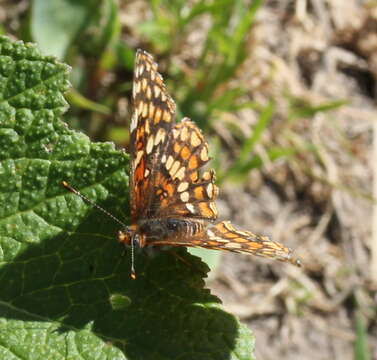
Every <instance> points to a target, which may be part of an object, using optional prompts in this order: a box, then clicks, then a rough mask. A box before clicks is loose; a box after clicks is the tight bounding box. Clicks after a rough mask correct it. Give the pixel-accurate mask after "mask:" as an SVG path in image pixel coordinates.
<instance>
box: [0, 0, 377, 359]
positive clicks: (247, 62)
mask: <svg viewBox="0 0 377 360" xmlns="http://www.w3.org/2000/svg"><path fill="white" fill-rule="evenodd" d="M0 33H2V34H4V35H8V36H12V37H13V38H16V39H22V40H24V41H33V42H36V43H37V44H38V46H39V48H40V49H41V50H42V52H43V53H44V54H45V55H54V56H56V57H58V58H59V59H61V60H62V61H64V62H66V63H68V64H70V65H71V66H72V73H71V83H72V85H73V87H72V89H71V90H70V92H69V93H68V94H67V99H68V101H69V103H70V109H69V111H68V113H66V115H65V119H64V120H65V121H66V122H67V123H68V124H69V126H70V127H71V128H75V129H77V130H80V131H83V132H84V133H86V134H87V135H88V136H90V138H91V139H93V140H96V141H113V142H115V143H116V144H117V146H118V147H119V148H127V145H128V140H129V132H128V126H129V121H130V96H131V89H132V72H133V63H134V54H135V50H136V49H137V48H142V49H144V50H147V51H148V52H150V53H152V54H153V55H154V56H155V59H156V61H157V62H158V63H159V69H160V71H161V72H162V74H163V75H164V78H165V80H166V83H167V86H168V90H169V92H170V93H171V94H172V96H173V98H174V99H175V100H176V102H177V105H178V118H179V119H180V118H182V117H183V116H188V117H190V118H191V119H193V120H194V121H195V122H196V123H197V124H198V125H199V126H200V127H201V128H202V129H203V131H204V132H205V134H206V137H207V139H208V141H209V143H210V150H211V156H212V158H213V160H212V162H211V165H212V167H214V168H215V170H216V172H217V177H218V184H219V186H220V197H219V200H218V207H219V212H220V218H221V219H229V220H232V221H233V222H234V223H236V224H237V225H239V226H242V227H243V228H245V229H249V230H251V231H253V232H256V233H261V234H265V235H269V236H271V237H272V239H274V240H276V241H279V242H282V243H284V244H285V245H287V246H289V247H291V248H293V249H295V253H296V254H297V256H299V257H300V258H301V259H302V262H303V264H304V266H303V268H301V269H297V268H294V267H293V266H291V265H289V264H281V263H274V262H272V261H267V260H260V259H257V258H254V257H249V256H244V255H238V254H237V255H235V254H220V253H217V252H216V253H215V252H209V251H202V252H201V253H200V255H201V256H202V257H203V259H204V260H205V261H206V262H207V263H208V264H209V265H210V266H211V268H212V272H211V274H210V278H209V279H208V286H209V287H210V288H211V290H212V292H213V293H215V294H216V295H218V296H219V297H220V298H221V299H222V300H223V303H224V307H225V309H226V310H228V311H230V312H231V313H233V314H235V315H237V316H238V317H240V318H241V320H242V321H243V322H244V323H246V324H248V325H249V326H250V328H251V329H252V330H253V332H254V334H255V336H256V355H257V358H258V359H264V360H269V359H316V360H318V359H330V358H332V359H346V360H347V359H357V360H370V359H377V320H376V318H377V293H376V289H377V211H376V209H375V207H376V205H375V199H376V196H377V182H376V180H373V172H376V170H375V169H376V165H375V166H373V163H376V162H377V145H375V148H374V149H373V139H374V137H376V136H377V127H376V125H375V121H376V105H375V87H376V75H377V2H376V1H362V0H348V1H341V0H280V1H274V0H265V1H261V0H254V1H251V0H249V1H247V0H217V1H215V0H211V1H210V0H208V1H204V0H203V1H200V0H196V1H194V0H190V1H186V0H170V1H169V0H152V1H144V0H134V1H133V0H130V1H116V0H81V1H79V0H76V1H74V0H53V1H45V0H34V1H32V0H20V1H14V0H8V1H7V0H3V1H0ZM374 178H375V179H376V177H374ZM374 184H375V185H374Z"/></svg>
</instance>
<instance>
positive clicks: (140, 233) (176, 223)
mask: <svg viewBox="0 0 377 360" xmlns="http://www.w3.org/2000/svg"><path fill="white" fill-rule="evenodd" d="M203 230H204V223H203V222H202V221H200V220H192V219H176V218H164V219H159V218H158V219H142V220H140V221H139V222H138V223H137V224H136V225H131V226H130V227H129V228H127V229H126V230H125V231H120V232H119V235H118V239H119V241H120V242H122V243H125V244H128V245H129V244H131V242H132V241H135V243H137V244H138V246H139V247H144V246H145V245H146V244H147V243H148V244H150V245H153V242H160V241H164V240H165V241H167V240H168V241H172V240H173V241H174V239H177V238H188V237H192V236H195V235H196V234H199V233H200V232H202V231H203Z"/></svg>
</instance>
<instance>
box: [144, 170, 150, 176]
mask: <svg viewBox="0 0 377 360" xmlns="http://www.w3.org/2000/svg"><path fill="white" fill-rule="evenodd" d="M150 173H151V172H150V171H149V169H145V171H144V177H145V178H147V177H148V176H149V174H150Z"/></svg>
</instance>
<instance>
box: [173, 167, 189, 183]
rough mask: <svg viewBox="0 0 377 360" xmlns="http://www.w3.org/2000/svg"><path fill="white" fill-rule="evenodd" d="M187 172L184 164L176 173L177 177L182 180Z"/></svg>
mask: <svg viewBox="0 0 377 360" xmlns="http://www.w3.org/2000/svg"><path fill="white" fill-rule="evenodd" d="M185 172H186V168H185V167H184V166H182V167H181V168H180V169H179V170H178V171H177V173H176V174H175V178H176V179H178V180H180V181H182V180H183V178H184V177H185Z"/></svg>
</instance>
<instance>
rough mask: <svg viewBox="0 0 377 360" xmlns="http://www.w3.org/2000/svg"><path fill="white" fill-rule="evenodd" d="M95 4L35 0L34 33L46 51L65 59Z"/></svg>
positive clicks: (86, 1)
mask: <svg viewBox="0 0 377 360" xmlns="http://www.w3.org/2000/svg"><path fill="white" fill-rule="evenodd" d="M90 5H92V6H95V3H93V1H92V0H84V1H82V0H81V1H70V0H54V1H45V0H33V6H32V11H31V21H30V26H31V34H32V37H33V40H35V41H36V42H37V43H38V46H39V48H40V49H41V51H42V52H43V53H44V54H49V55H55V56H56V57H58V58H59V59H63V58H64V55H65V52H66V50H67V48H68V46H69V45H70V44H71V43H72V41H73V40H74V39H75V37H76V36H77V35H78V32H79V30H80V28H81V27H82V26H83V25H84V23H85V21H86V20H87V18H88V15H89V14H90V11H91V6H90Z"/></svg>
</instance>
